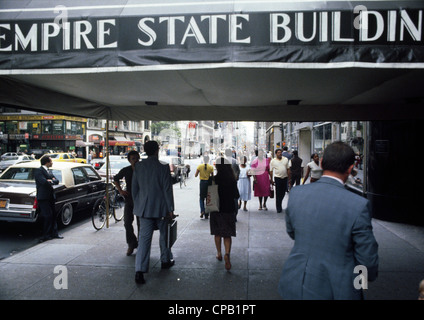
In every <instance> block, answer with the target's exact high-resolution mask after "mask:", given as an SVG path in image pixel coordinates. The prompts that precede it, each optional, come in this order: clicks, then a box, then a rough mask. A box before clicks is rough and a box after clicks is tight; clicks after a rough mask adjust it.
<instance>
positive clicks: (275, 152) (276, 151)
mask: <svg viewBox="0 0 424 320" xmlns="http://www.w3.org/2000/svg"><path fill="white" fill-rule="evenodd" d="M278 151H281V152H283V150H281V149H276V150H275V152H274V153H275V154H277V152H278Z"/></svg>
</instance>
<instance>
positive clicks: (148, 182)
mask: <svg viewBox="0 0 424 320" xmlns="http://www.w3.org/2000/svg"><path fill="white" fill-rule="evenodd" d="M144 151H146V153H147V156H148V158H147V159H145V160H143V161H141V162H137V164H136V165H135V167H134V174H133V179H132V196H133V200H134V211H133V212H134V214H135V215H136V216H138V217H139V219H140V234H139V238H138V248H137V254H136V257H135V271H136V275H135V281H136V282H137V283H140V284H142V283H144V282H145V281H144V273H146V272H148V271H149V262H150V249H151V244H152V236H153V232H154V230H155V229H159V232H160V236H159V245H160V252H161V258H160V260H161V263H162V264H161V265H162V269H169V268H170V267H172V266H173V265H174V260H173V257H172V252H171V249H170V248H167V247H166V235H167V221H166V219H169V218H173V217H174V194H173V187H172V180H171V171H170V169H169V164H168V163H162V162H161V161H159V158H158V155H159V145H158V143H157V142H156V141H153V140H151V141H147V142H146V143H145V144H144Z"/></svg>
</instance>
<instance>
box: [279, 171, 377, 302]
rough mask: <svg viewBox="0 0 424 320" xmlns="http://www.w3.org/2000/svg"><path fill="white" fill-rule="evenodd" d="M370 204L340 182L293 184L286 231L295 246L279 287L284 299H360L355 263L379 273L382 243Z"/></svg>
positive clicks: (370, 273)
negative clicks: (379, 239)
mask: <svg viewBox="0 0 424 320" xmlns="http://www.w3.org/2000/svg"><path fill="white" fill-rule="evenodd" d="M369 212H370V211H369V202H368V200H366V199H365V198H363V197H361V196H358V195H356V194H354V193H352V192H350V191H348V190H346V189H345V188H344V186H343V185H342V184H341V183H339V182H338V181H336V180H334V179H331V178H327V177H322V178H321V179H320V180H319V181H317V182H314V183H311V184H307V185H303V186H298V187H294V188H293V189H292V190H291V191H290V196H289V201H288V205H287V210H286V226H287V233H288V234H289V235H290V237H291V238H292V239H294V241H295V243H294V247H293V249H292V251H291V252H290V255H289V257H288V259H287V261H286V263H285V265H284V267H283V271H282V275H281V278H280V282H279V286H278V290H279V293H280V294H281V296H282V297H283V298H284V299H297V300H299V299H342V300H351V299H361V298H362V297H363V296H362V290H361V289H359V290H358V289H355V287H354V279H355V278H356V277H358V275H359V274H358V273H354V268H355V266H357V265H363V266H365V267H367V271H368V281H372V280H374V279H375V278H376V277H377V269H378V252H377V251H378V245H377V242H376V240H375V238H374V235H373V232H372V226H371V217H370V213H369Z"/></svg>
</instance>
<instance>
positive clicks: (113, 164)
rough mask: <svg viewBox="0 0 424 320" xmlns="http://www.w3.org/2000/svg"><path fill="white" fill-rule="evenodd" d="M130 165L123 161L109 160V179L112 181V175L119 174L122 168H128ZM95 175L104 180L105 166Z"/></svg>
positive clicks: (125, 160)
mask: <svg viewBox="0 0 424 320" xmlns="http://www.w3.org/2000/svg"><path fill="white" fill-rule="evenodd" d="M130 165H131V164H130V163H129V162H128V160H127V159H126V158H125V159H122V158H121V159H109V170H110V171H109V179H113V177H114V175H115V174H117V173H118V172H119V170H121V169H122V168H124V167H128V166H130ZM97 173H98V174H99V175H100V176H101V177H102V178H106V165H105V164H104V165H102V167H101V168H100V169H99V170H97Z"/></svg>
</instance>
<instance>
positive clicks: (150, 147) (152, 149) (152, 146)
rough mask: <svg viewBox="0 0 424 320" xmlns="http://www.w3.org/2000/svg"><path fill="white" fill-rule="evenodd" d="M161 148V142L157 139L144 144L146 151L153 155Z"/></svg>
mask: <svg viewBox="0 0 424 320" xmlns="http://www.w3.org/2000/svg"><path fill="white" fill-rule="evenodd" d="M158 150H159V144H158V143H157V142H156V141H155V140H149V141H147V142H146V143H145V144H144V151H145V152H146V154H147V155H148V156H153V155H154V154H155V153H156V151H158Z"/></svg>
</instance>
